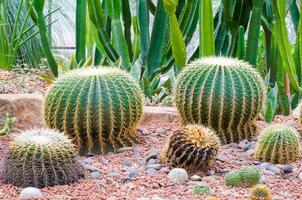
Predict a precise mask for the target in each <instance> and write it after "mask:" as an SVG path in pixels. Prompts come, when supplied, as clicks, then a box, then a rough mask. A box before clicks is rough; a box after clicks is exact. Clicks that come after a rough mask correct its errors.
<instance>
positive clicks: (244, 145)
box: [238, 139, 249, 149]
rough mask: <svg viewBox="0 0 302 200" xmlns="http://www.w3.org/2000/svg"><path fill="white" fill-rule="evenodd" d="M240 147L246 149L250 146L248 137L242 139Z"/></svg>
mask: <svg viewBox="0 0 302 200" xmlns="http://www.w3.org/2000/svg"><path fill="white" fill-rule="evenodd" d="M238 147H239V148H240V149H246V148H248V147H249V141H248V140H247V139H244V140H242V141H241V142H240V143H239V144H238Z"/></svg>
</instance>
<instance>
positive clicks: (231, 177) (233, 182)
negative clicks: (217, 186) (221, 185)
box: [224, 170, 242, 187]
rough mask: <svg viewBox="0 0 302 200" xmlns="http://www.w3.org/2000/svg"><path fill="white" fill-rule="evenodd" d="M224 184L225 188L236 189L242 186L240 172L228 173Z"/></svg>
mask: <svg viewBox="0 0 302 200" xmlns="http://www.w3.org/2000/svg"><path fill="white" fill-rule="evenodd" d="M224 182H225V184H226V185H227V186H231V187H237V186H239V185H241V184H242V180H241V176H240V171H238V170H235V171H230V172H229V173H227V174H226V175H225V177H224Z"/></svg>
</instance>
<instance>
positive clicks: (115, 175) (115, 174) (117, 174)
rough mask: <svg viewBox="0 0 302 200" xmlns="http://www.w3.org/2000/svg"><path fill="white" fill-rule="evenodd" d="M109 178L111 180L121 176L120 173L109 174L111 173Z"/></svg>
mask: <svg viewBox="0 0 302 200" xmlns="http://www.w3.org/2000/svg"><path fill="white" fill-rule="evenodd" d="M108 176H109V177H110V178H112V177H118V176H120V174H119V173H116V172H109V173H108Z"/></svg>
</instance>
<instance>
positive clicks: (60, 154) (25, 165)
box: [1, 129, 80, 188]
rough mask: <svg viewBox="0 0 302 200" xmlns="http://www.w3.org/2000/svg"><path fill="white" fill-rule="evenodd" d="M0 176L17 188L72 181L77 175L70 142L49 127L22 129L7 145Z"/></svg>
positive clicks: (74, 157) (77, 166) (78, 176)
mask: <svg viewBox="0 0 302 200" xmlns="http://www.w3.org/2000/svg"><path fill="white" fill-rule="evenodd" d="M1 176H2V179H3V181H4V182H5V183H10V184H13V185H15V186H19V187H38V188H41V187H47V186H53V185H65V184H69V183H72V182H74V181H76V180H78V179H79V178H80V172H79V165H78V163H77V160H76V153H75V148H74V145H73V144H72V142H71V141H70V140H69V139H68V138H66V136H64V134H62V133H59V132H57V131H54V130H51V129H33V130H29V131H26V132H24V133H22V134H21V135H19V136H17V137H16V138H15V139H14V141H13V142H12V143H11V144H10V146H9V150H8V154H7V156H6V158H5V159H4V167H3V169H2V174H1Z"/></svg>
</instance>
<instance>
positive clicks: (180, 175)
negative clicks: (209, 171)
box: [168, 168, 189, 184]
mask: <svg viewBox="0 0 302 200" xmlns="http://www.w3.org/2000/svg"><path fill="white" fill-rule="evenodd" d="M168 177H169V179H170V181H171V182H173V183H177V184H178V183H185V182H187V181H188V180H189V175H188V172H187V170H185V169H182V168H174V169H172V170H171V171H170V172H169V174H168Z"/></svg>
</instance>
